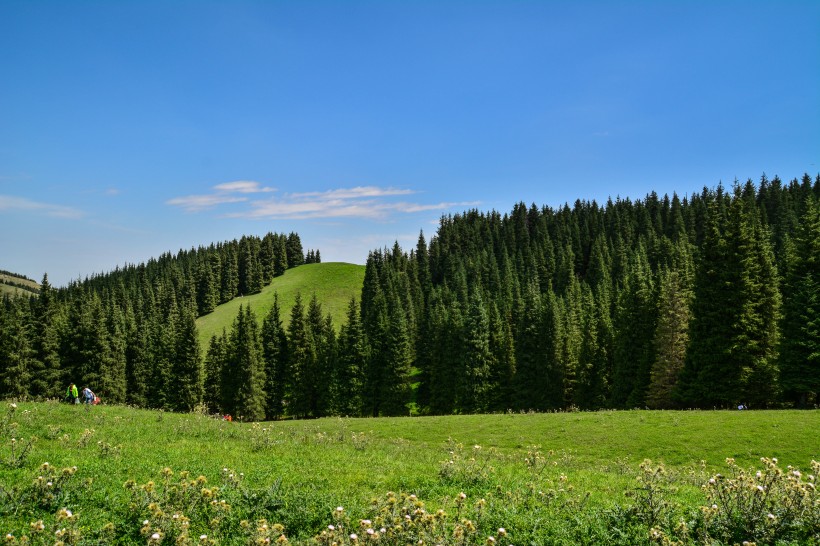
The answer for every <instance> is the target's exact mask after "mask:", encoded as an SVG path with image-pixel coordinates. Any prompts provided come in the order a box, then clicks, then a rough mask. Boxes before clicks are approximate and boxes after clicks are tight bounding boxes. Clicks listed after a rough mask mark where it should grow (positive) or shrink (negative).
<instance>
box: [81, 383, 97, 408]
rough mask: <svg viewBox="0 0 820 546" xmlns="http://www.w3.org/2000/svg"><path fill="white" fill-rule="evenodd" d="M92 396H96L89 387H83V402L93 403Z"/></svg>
mask: <svg viewBox="0 0 820 546" xmlns="http://www.w3.org/2000/svg"><path fill="white" fill-rule="evenodd" d="M94 398H96V395H95V394H94V392H93V391H92V390H91V389H89V388H88V387H83V403H84V404H93V403H94Z"/></svg>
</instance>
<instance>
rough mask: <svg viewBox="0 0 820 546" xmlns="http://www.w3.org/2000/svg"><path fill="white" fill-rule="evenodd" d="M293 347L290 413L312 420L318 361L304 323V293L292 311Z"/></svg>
mask: <svg viewBox="0 0 820 546" xmlns="http://www.w3.org/2000/svg"><path fill="white" fill-rule="evenodd" d="M288 339H289V345H290V385H289V388H288V393H287V403H288V411H289V413H290V414H291V415H294V416H297V417H310V410H311V405H312V403H313V397H314V394H315V389H316V387H317V385H316V384H315V383H314V378H313V375H312V373H313V370H314V368H315V362H316V346H315V345H314V343H313V336H312V335H311V331H310V328H309V327H308V325H307V323H306V320H305V310H304V305H302V296H301V294H297V295H296V301H295V302H294V304H293V308H292V309H291V312H290V325H289V326H288Z"/></svg>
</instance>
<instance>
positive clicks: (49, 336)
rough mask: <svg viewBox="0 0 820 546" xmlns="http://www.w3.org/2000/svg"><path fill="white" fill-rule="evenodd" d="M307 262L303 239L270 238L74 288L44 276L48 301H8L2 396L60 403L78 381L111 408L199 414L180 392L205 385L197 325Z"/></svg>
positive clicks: (165, 259)
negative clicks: (55, 283) (56, 285)
mask: <svg viewBox="0 0 820 546" xmlns="http://www.w3.org/2000/svg"><path fill="white" fill-rule="evenodd" d="M304 261H305V256H304V253H303V249H302V243H301V239H300V238H299V235H298V234H297V233H290V234H288V235H285V234H278V233H268V234H267V235H265V236H264V237H255V236H245V237H242V238H241V239H239V240H233V241H228V242H223V243H218V244H211V245H210V246H208V247H199V248H191V249H190V250H180V251H179V252H178V253H177V254H171V253H170V252H169V253H165V254H163V255H161V256H160V257H158V258H155V259H151V260H149V261H148V262H146V263H141V264H138V265H126V266H124V267H118V268H116V269H115V270H114V271H112V272H109V273H106V274H100V275H94V276H92V277H89V278H86V279H83V280H77V281H72V282H71V283H69V285H68V286H66V287H64V288H56V289H55V288H54V287H52V286H51V284H50V283H49V281H48V275H44V277H43V281H42V283H41V287H40V294H39V296H37V297H33V296H32V297H9V296H6V297H4V298H3V300H2V302H0V397H15V398H54V397H60V396H61V395H62V394H63V393H64V391H65V388H66V387H65V386H66V384H67V383H68V382H75V383H77V384H81V385H90V386H92V387H93V388H94V391H95V392H96V393H97V394H99V395H100V396H101V397H103V399H104V400H105V401H106V402H112V403H128V404H133V405H137V406H141V407H154V408H166V409H173V410H187V409H190V408H191V405H190V400H189V399H188V398H187V397H188V396H189V395H188V394H183V393H184V392H185V389H180V388H178V385H179V384H180V383H183V384H184V383H186V382H193V383H197V382H200V383H201V371H200V369H201V367H202V355H201V354H200V349H199V343H198V339H197V332H196V323H195V320H196V318H197V317H198V316H200V315H204V314H207V313H210V312H211V311H213V309H214V308H215V307H216V306H217V305H219V304H220V303H224V302H227V301H229V300H231V299H233V298H234V297H236V296H240V295H243V294H252V293H255V292H259V291H260V290H261V289H262V287H263V286H265V285H266V284H268V283H270V281H271V280H272V279H273V277H275V276H278V275H281V274H283V273H284V272H285V270H286V269H288V268H291V267H296V266H298V265H301V264H302V263H304ZM199 389H200V390H201V386H200V387H199ZM199 398H200V400H201V396H200V397H199Z"/></svg>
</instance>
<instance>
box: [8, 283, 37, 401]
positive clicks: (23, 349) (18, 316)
mask: <svg viewBox="0 0 820 546" xmlns="http://www.w3.org/2000/svg"><path fill="white" fill-rule="evenodd" d="M24 306H27V304H26V301H25V300H24V299H22V298H16V299H15V300H12V299H10V298H9V297H8V296H4V297H3V300H2V302H0V397H2V398H26V397H27V396H28V395H29V384H30V382H31V368H32V365H33V363H34V350H33V349H32V348H31V345H30V343H29V332H28V330H29V326H28V320H27V317H26V316H25V313H24Z"/></svg>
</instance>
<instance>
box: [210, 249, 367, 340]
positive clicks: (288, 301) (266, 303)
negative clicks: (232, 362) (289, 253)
mask: <svg viewBox="0 0 820 546" xmlns="http://www.w3.org/2000/svg"><path fill="white" fill-rule="evenodd" d="M364 269H365V267H364V266H363V265H355V264H347V263H340V262H328V263H321V264H306V265H300V266H299V267H295V268H293V269H288V270H287V271H285V274H284V275H282V276H281V277H276V278H275V279H273V281H272V282H271V283H270V284H269V285H267V286H266V287H264V288H263V289H262V291H261V292H260V293H258V294H252V295H250V296H243V297H241V298H234V299H233V300H231V301H229V302H227V303H224V304H222V305H220V306H218V307H217V308H216V309H215V310H214V312H213V313H210V314H208V315H205V316H202V317H200V318H199V319H197V321H196V326H197V330H198V331H199V342H200V346H201V347H202V348H203V349H207V346H208V342H209V341H210V339H211V337H212V336H214V335H217V336H218V335H221V334H222V329H223V328H225V329H227V330H228V331H230V329H231V325H232V324H233V321H234V319H235V318H236V315H237V313H238V312H239V306H240V305H244V306H247V305H250V306H251V309H253V312H254V314H256V318H257V320H258V321H259V324H260V325H261V324H262V320H263V319H264V318H265V315H267V314H268V312H269V311H270V309H271V307H273V295H274V294H279V308H280V310H281V318H282V322H283V323H284V324H285V326H287V325H288V324H290V311H291V309H292V308H293V304H294V303H295V302H296V295H297V294H300V293H301V294H302V303H303V304H304V305H305V308H307V305H308V302H310V299H311V298H312V297H313V295H314V294H315V295H316V299H317V300H318V301H319V303H320V304H322V312H323V313H324V314H325V315H327V314H330V316H331V317H332V318H333V325H334V326H335V327H336V329H338V328H339V327H340V326H341V325H342V324H343V323H344V322H345V321H346V318H345V317H346V315H345V313H346V311H347V305H348V303H350V298H352V297H355V298H356V299H357V300H358V299H359V298H360V297H361V293H362V283H363V282H364Z"/></svg>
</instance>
